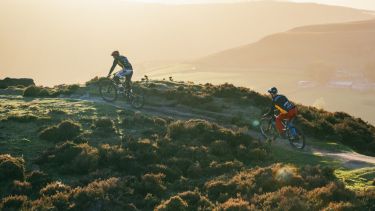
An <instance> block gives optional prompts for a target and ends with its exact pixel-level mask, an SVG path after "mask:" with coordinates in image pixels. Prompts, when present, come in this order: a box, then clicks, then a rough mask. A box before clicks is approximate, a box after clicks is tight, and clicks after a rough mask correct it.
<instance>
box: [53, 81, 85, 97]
mask: <svg viewBox="0 0 375 211" xmlns="http://www.w3.org/2000/svg"><path fill="white" fill-rule="evenodd" d="M79 89H80V86H79V84H72V85H58V86H55V87H54V90H53V91H52V92H51V94H50V95H51V96H52V97H58V96H60V95H71V94H74V93H75V92H77V91H78V90H79Z"/></svg>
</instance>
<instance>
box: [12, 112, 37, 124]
mask: <svg viewBox="0 0 375 211" xmlns="http://www.w3.org/2000/svg"><path fill="white" fill-rule="evenodd" d="M39 119H40V118H39V117H38V116H35V115H33V114H26V115H9V116H8V117H7V120H8V121H14V122H20V123H25V122H34V121H37V120H39Z"/></svg>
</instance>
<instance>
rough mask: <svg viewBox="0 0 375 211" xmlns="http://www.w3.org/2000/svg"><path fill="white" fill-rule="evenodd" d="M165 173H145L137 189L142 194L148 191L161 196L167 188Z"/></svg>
mask: <svg viewBox="0 0 375 211" xmlns="http://www.w3.org/2000/svg"><path fill="white" fill-rule="evenodd" d="M164 178H165V175H164V174H162V173H159V174H152V173H151V174H145V175H143V176H142V177H141V181H140V184H139V187H138V188H137V191H139V192H140V193H141V194H143V195H146V194H147V193H152V194H155V195H156V196H160V195H162V194H163V192H164V191H165V190H166V189H167V188H166V186H165V184H164V182H163V180H164Z"/></svg>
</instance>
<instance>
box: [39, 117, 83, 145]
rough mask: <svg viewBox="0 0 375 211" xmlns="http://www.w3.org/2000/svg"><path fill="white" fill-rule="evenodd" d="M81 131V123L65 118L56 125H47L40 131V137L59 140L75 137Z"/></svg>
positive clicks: (54, 140)
mask: <svg viewBox="0 0 375 211" xmlns="http://www.w3.org/2000/svg"><path fill="white" fill-rule="evenodd" d="M80 133H81V125H79V124H78V123H75V122H73V121H70V120H67V121H63V122H61V123H59V124H58V125H55V126H51V127H48V128H46V129H44V130H43V131H42V132H40V134H39V137H40V138H41V139H44V140H47V141H51V142H60V141H67V140H72V139H74V138H76V137H77V136H78V135H79V134H80Z"/></svg>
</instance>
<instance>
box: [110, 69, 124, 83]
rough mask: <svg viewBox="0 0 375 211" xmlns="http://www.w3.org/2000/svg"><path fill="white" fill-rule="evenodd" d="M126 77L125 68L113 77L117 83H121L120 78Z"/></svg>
mask: <svg viewBox="0 0 375 211" xmlns="http://www.w3.org/2000/svg"><path fill="white" fill-rule="evenodd" d="M123 77H124V70H120V71H119V72H117V73H116V74H115V77H114V78H113V80H114V81H115V82H116V83H117V84H120V83H121V81H120V78H123Z"/></svg>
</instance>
